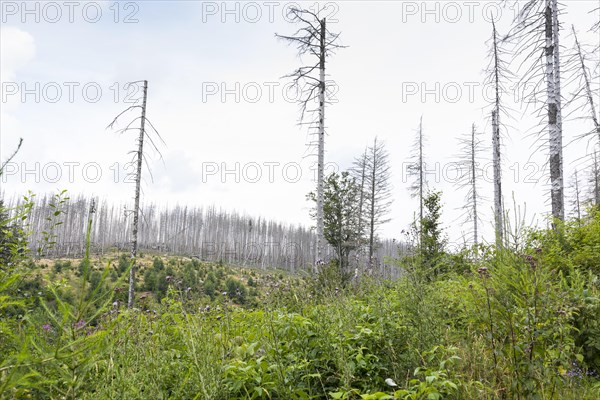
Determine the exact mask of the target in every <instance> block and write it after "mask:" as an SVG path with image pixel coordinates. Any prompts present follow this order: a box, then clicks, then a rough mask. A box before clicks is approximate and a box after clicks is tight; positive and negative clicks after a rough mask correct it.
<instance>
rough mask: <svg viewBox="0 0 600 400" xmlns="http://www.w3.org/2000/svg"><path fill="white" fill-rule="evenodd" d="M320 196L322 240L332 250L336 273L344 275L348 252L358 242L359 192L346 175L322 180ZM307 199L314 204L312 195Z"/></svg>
mask: <svg viewBox="0 0 600 400" xmlns="http://www.w3.org/2000/svg"><path fill="white" fill-rule="evenodd" d="M323 195H324V197H323V222H324V228H325V229H324V232H323V236H324V237H325V240H327V242H328V243H329V244H330V245H331V246H332V247H333V249H334V251H335V254H336V258H337V259H338V260H339V266H340V270H341V271H342V272H343V273H348V267H349V256H350V252H352V251H353V250H356V249H357V248H358V247H359V246H360V244H361V242H362V237H361V234H360V229H359V197H360V188H359V187H358V185H357V184H356V181H355V180H354V178H352V177H351V176H350V173H348V172H342V173H341V174H337V173H332V174H330V175H329V176H328V177H327V179H326V180H325V185H324V193H323ZM308 198H309V199H310V200H312V201H314V202H316V200H317V197H316V194H315V193H314V192H311V193H309V194H308ZM313 216H314V215H313Z"/></svg>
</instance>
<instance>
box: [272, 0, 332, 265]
mask: <svg viewBox="0 0 600 400" xmlns="http://www.w3.org/2000/svg"><path fill="white" fill-rule="evenodd" d="M289 17H290V19H291V21H293V23H298V24H301V25H302V26H301V28H299V29H298V30H297V31H296V32H295V33H294V34H293V35H291V36H286V35H278V34H275V36H276V37H277V38H279V39H282V40H284V41H286V42H288V43H289V44H294V45H296V48H297V50H298V55H299V56H300V57H302V56H304V55H310V56H312V57H313V59H314V64H309V65H306V66H302V67H300V68H298V69H297V70H296V71H294V72H293V73H291V74H289V75H287V76H286V77H287V78H292V82H293V88H294V89H295V90H298V91H299V92H300V93H301V94H302V95H301V96H300V99H299V103H300V109H301V113H300V121H299V123H300V124H308V125H309V130H311V131H312V134H314V135H316V137H317V140H316V141H310V143H309V149H314V146H315V142H316V145H317V246H316V247H317V255H316V258H317V261H319V260H322V259H323V257H324V245H325V239H324V237H323V180H324V168H325V103H326V91H327V82H326V81H325V64H326V59H327V57H328V56H330V55H331V54H333V53H334V52H335V50H336V49H339V48H341V47H343V46H340V45H338V44H336V41H337V40H338V37H339V34H334V33H331V32H330V31H329V30H327V26H326V19H325V18H321V17H320V16H319V14H318V12H317V13H314V12H312V11H309V10H306V9H300V8H295V7H292V8H290V9H289ZM317 72H318V74H317ZM315 100H318V108H317V109H316V110H314V109H311V108H310V103H311V102H314V101H315ZM307 112H309V113H314V112H316V113H317V117H316V119H315V118H314V117H313V118H310V120H309V121H306V119H305V115H306V113H307Z"/></svg>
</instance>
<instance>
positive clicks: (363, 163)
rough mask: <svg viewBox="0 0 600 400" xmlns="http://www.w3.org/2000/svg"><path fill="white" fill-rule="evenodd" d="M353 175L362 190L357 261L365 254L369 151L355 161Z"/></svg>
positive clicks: (359, 199)
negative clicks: (364, 239)
mask: <svg viewBox="0 0 600 400" xmlns="http://www.w3.org/2000/svg"><path fill="white" fill-rule="evenodd" d="M351 174H352V176H353V177H354V180H355V181H356V183H357V185H358V188H359V190H360V193H359V198H358V235H357V237H358V239H359V240H360V241H361V243H357V244H356V248H357V259H358V258H361V256H362V255H363V254H364V251H363V250H364V243H363V238H364V233H365V218H364V216H365V195H366V187H365V185H366V174H367V149H365V152H364V153H363V154H362V155H361V156H360V157H358V158H355V159H354V164H353V166H352V170H351Z"/></svg>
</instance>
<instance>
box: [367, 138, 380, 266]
mask: <svg viewBox="0 0 600 400" xmlns="http://www.w3.org/2000/svg"><path fill="white" fill-rule="evenodd" d="M376 149H377V138H375V142H374V144H373V154H372V157H373V169H372V171H371V187H370V191H371V193H370V197H371V211H370V216H371V218H370V227H369V268H373V265H372V263H373V251H374V247H375V189H376V188H377V175H376V174H377V164H378V162H379V160H378V159H377V157H376V153H375V152H376Z"/></svg>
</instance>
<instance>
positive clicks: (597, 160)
mask: <svg viewBox="0 0 600 400" xmlns="http://www.w3.org/2000/svg"><path fill="white" fill-rule="evenodd" d="M592 158H593V159H592V168H591V174H590V177H589V184H590V186H591V187H590V202H591V203H592V204H593V205H594V206H595V207H596V208H598V207H600V156H599V155H598V152H597V151H594V155H593V157H592Z"/></svg>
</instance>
